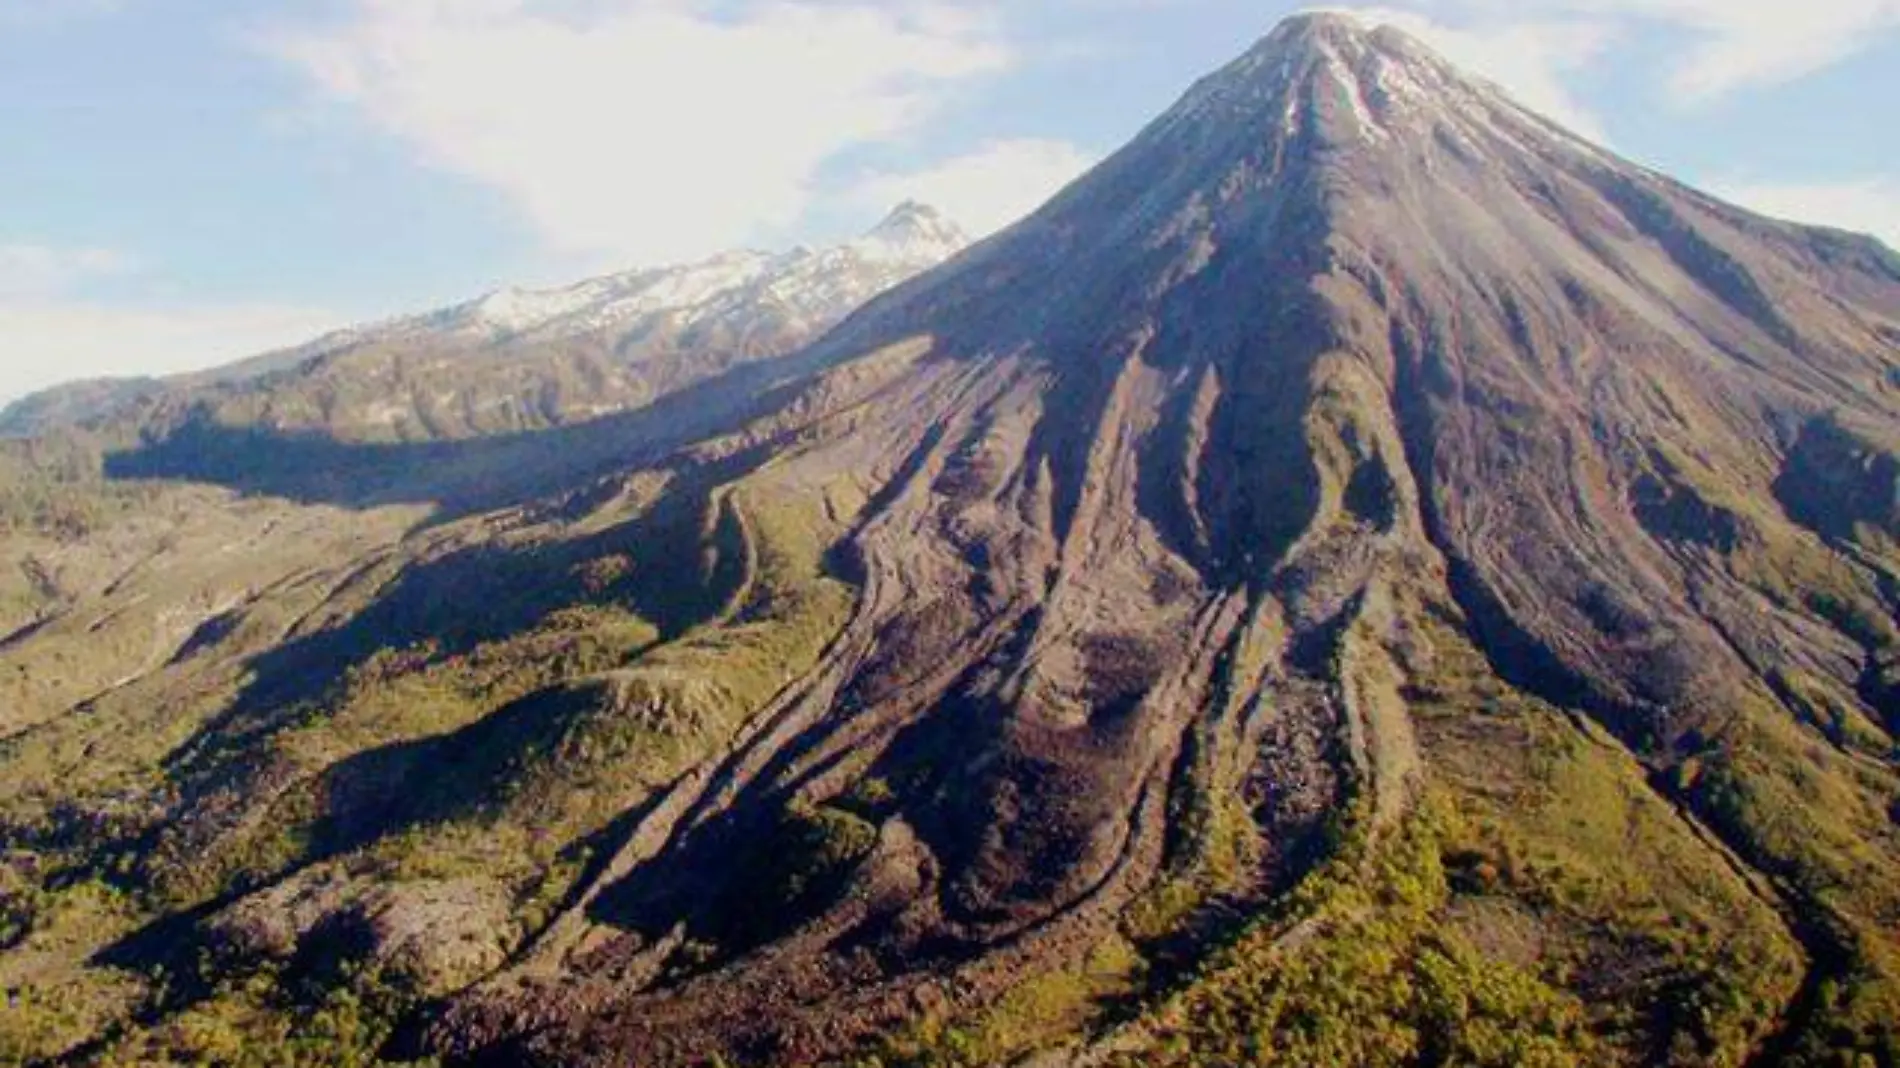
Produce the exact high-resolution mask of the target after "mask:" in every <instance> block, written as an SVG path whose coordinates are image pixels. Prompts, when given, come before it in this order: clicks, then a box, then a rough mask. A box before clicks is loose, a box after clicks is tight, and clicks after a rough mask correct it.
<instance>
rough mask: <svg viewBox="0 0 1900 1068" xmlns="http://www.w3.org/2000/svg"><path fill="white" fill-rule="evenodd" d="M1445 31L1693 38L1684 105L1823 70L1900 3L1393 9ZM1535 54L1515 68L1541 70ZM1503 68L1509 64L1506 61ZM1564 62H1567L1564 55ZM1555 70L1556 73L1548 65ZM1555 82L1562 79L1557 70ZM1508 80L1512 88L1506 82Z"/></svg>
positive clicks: (1399, 3) (1495, 2) (1677, 86)
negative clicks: (1644, 33)
mask: <svg viewBox="0 0 1900 1068" xmlns="http://www.w3.org/2000/svg"><path fill="white" fill-rule="evenodd" d="M1386 3H1388V4H1390V5H1391V6H1393V7H1396V8H1401V9H1403V10H1404V11H1406V12H1408V13H1410V14H1412V15H1413V16H1415V17H1422V18H1428V19H1429V20H1430V21H1431V22H1432V23H1433V24H1435V25H1438V26H1440V27H1450V28H1452V29H1453V30H1454V31H1455V32H1461V33H1468V34H1475V35H1478V36H1480V37H1493V38H1495V37H1498V36H1499V35H1502V34H1505V33H1506V32H1507V31H1510V30H1512V29H1516V30H1519V31H1522V32H1527V33H1531V34H1532V35H1533V36H1543V35H1547V34H1553V33H1554V34H1558V35H1561V34H1562V33H1564V32H1566V30H1568V31H1572V32H1583V33H1586V34H1589V35H1595V36H1598V37H1602V36H1608V35H1615V34H1618V33H1620V32H1622V31H1624V30H1627V29H1629V28H1630V27H1632V26H1636V25H1648V26H1651V27H1661V28H1665V29H1670V30H1675V31H1678V32H1681V33H1684V34H1686V35H1687V36H1688V38H1689V46H1688V47H1687V48H1686V49H1685V50H1683V52H1682V55H1681V57H1680V58H1679V59H1678V60H1677V61H1676V63H1675V64H1674V66H1673V69H1672V70H1671V72H1670V74H1669V86H1670V90H1671V94H1672V96H1673V98H1674V99H1675V100H1676V102H1678V103H1698V102H1704V101H1708V100H1712V99H1715V98H1717V97H1721V96H1724V95H1727V94H1729V93H1732V92H1735V91H1736V90H1738V89H1742V88H1746V87H1750V86H1762V85H1776V84H1780V83H1783V82H1787V81H1792V80H1794V79H1796V78H1799V77H1802V76H1803V75H1807V74H1811V73H1813V72H1815V71H1817V70H1821V69H1824V68H1826V67H1828V66H1831V65H1833V64H1834V63H1836V62H1839V61H1840V60H1843V59H1846V58H1848V57H1849V56H1852V55H1854V54H1855V53H1857V52H1859V51H1861V50H1863V49H1865V48H1867V47H1869V46H1870V45H1872V44H1873V43H1874V41H1875V40H1877V39H1878V37H1879V35H1880V34H1882V33H1886V32H1891V31H1894V30H1896V29H1900V0H1386ZM1536 51H1537V50H1536V49H1535V48H1533V49H1532V52H1531V53H1530V54H1527V55H1525V56H1522V57H1520V58H1519V59H1517V60H1515V61H1512V62H1514V63H1516V64H1519V65H1530V66H1534V65H1535V64H1536V63H1537V62H1538V59H1539V57H1538V55H1537V54H1536ZM1496 55H1497V57H1498V58H1499V59H1500V60H1505V59H1508V57H1507V56H1504V55H1503V54H1502V53H1497V54H1496ZM1556 58H1559V59H1561V58H1562V53H1561V50H1560V51H1559V54H1558V56H1557V57H1556ZM1547 66H1548V65H1547ZM1549 73H1550V74H1551V75H1553V76H1560V75H1561V74H1562V73H1563V71H1562V70H1561V68H1558V67H1549ZM1500 80H1503V79H1500Z"/></svg>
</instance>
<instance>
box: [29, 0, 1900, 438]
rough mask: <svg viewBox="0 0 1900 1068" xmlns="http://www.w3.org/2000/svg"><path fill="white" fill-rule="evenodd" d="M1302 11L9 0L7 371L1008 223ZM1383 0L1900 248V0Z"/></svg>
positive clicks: (740, 1)
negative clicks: (853, 239) (846, 240)
mask: <svg viewBox="0 0 1900 1068" xmlns="http://www.w3.org/2000/svg"><path fill="white" fill-rule="evenodd" d="M1301 6H1305V5H1296V4H1291V3H1287V4H1282V3H1275V2H1261V0H1252V2H1243V0H898V2H888V0H280V2H275V3H271V4H268V5H265V4H257V5H253V4H233V3H230V2H229V0H0V400H4V399H6V398H8V397H11V396H15V395H18V394H20V393H23V392H25V391H27V390H30V389H33V388H38V387H40V386H44V385H47V384H50V383H52V382H56V381H60V380H64V379H69V378H74V377H87V376H94V375H102V374H127V373H140V372H152V373H157V372H165V371H172V370H179V369H185V368H190V367H196V366H205V365H209V364H213V363H218V362H223V361H225V360H229V359H232V358H236V357H239V356H242V355H246V354H249V353H252V352H256V351H261V350H263V349H266V348H270V347H273V346H276V345H281V344H288V343H292V342H295V341H298V340H302V339H304V338H306V337H308V336H310V335H312V334H314V333H316V332H319V331H321V330H323V329H326V328H329V327H333V326H339V325H344V324H347V323H350V322H354V321H359V320H363V319H371V318H377V317H381V316H385V315H390V314H394V313H397V312H402V311H409V310H419V309H422V308H426V307H430V306H434V305H437V304H441V303H446V302H450V301H454V300H459V299H462V298H465V297H468V296H473V295H475V294H477V293H480V292H483V291H485V290H487V289H491V288H494V287H496V286H499V285H502V284H509V283H528V284H554V283H559V282H563V281H570V280H574V279H577V278H580V277H584V276H587V275H589V274H593V273H600V272H602V271H606V270H612V269H619V268H623V267H629V266H633V265H643V264H652V263H660V262H673V261H679V260H686V259H693V258H697V257H700V256H704V255H708V254H710V253H713V252H715V251H718V250H720V249H723V248H728V247H732V246H737V245H752V246H764V247H779V246H785V245H789V244H792V243H795V242H799V241H805V242H823V241H829V240H833V239H836V238H839V237H841V236H844V235H847V234H849V233H851V232H854V231H856V230H860V229H862V228H865V227H867V226H869V225H871V224H872V223H874V222H875V221H876V219H877V217H878V216H880V215H881V214H882V213H883V211H884V210H885V209H886V208H888V207H889V206H890V205H891V204H894V203H895V202H896V201H898V200H900V199H904V198H906V197H912V196H915V197H918V198H921V199H925V200H928V201H932V202H934V203H937V204H939V206H941V207H943V208H945V209H946V210H947V211H949V212H950V213H951V214H953V215H955V216H957V217H959V218H960V219H961V220H962V221H963V222H964V223H965V224H966V226H967V227H968V228H970V229H972V230H975V231H982V230H985V229H988V228H992V227H994V226H997V225H1000V224H1002V223H1004V222H1007V221H1008V220H1009V219H1010V218H1012V217H1014V216H1015V215H1016V214H1017V213H1019V212H1021V211H1023V210H1026V209H1028V208H1030V207H1033V206H1034V204H1036V203H1037V202H1039V201H1040V200H1041V199H1042V198H1043V197H1044V196H1046V195H1047V194H1048V193H1049V192H1051V191H1053V190H1054V189H1055V188H1057V187H1059V186H1060V184H1061V183H1063V182H1064V181H1066V180H1068V179H1069V178H1071V177H1073V176H1074V175H1076V174H1077V173H1079V172H1080V171H1081V170H1083V169H1084V168H1086V167H1087V166H1088V164H1089V163H1091V162H1092V161H1094V160H1095V159H1098V158H1100V157H1101V156H1102V155H1103V154H1105V153H1106V152H1108V151H1110V150H1112V149H1113V148H1114V147H1116V146H1117V145H1118V144H1119V143H1120V142H1122V141H1123V140H1124V139H1126V138H1127V137H1128V136H1129V135H1130V134H1132V133H1133V132H1134V131H1135V130H1136V129H1137V128H1139V126H1140V125H1141V124H1142V123H1144V122H1145V121H1147V119H1149V118H1150V117H1152V116H1153V115H1154V114H1155V113H1156V112H1158V111H1159V110H1161V109H1162V108H1165V107H1166V106H1167V105H1168V104H1169V103H1171V102H1172V101H1173V99H1174V98H1175V97H1176V96H1177V95H1178V94H1179V93H1180V92H1181V91H1182V90H1183V89H1184V88H1185V87H1186V86H1187V84H1188V83H1189V82H1191V81H1192V80H1193V79H1194V78H1196V77H1197V76H1199V75H1200V74H1202V73H1204V72H1206V71H1207V70H1209V69H1211V68H1213V67H1215V66H1217V65H1219V64H1221V63H1223V62H1225V61H1226V60H1227V59H1229V58H1231V57H1232V56H1233V55H1235V54H1236V53H1238V52H1240V51H1241V50H1243V49H1244V48H1246V47H1247V46H1248V45H1249V44H1250V43H1251V42H1252V41H1253V40H1254V39H1256V38H1258V37H1259V36H1261V35H1263V34H1265V33H1266V32H1267V31H1268V30H1269V29H1271V27H1272V25H1273V24H1274V23H1275V22H1276V21H1277V20H1278V19H1279V18H1280V17H1281V16H1283V15H1285V14H1288V13H1290V12H1292V11H1294V10H1296V9H1297V8H1299V7H1301ZM1338 6H1342V7H1348V8H1352V7H1355V5H1353V4H1349V3H1348V4H1341V5H1338ZM1357 8H1358V10H1361V11H1362V12H1365V13H1367V15H1368V17H1370V18H1374V19H1378V20H1383V21H1390V22H1394V23H1397V24H1399V25H1401V26H1404V27H1406V28H1409V29H1411V30H1413V31H1414V32H1417V33H1419V34H1420V35H1421V36H1424V37H1426V38H1427V39H1428V40H1429V41H1431V42H1432V43H1434V44H1435V45H1437V46H1438V47H1439V48H1441V50H1443V51H1445V52H1446V53H1447V54H1449V55H1450V56H1451V57H1452V58H1453V59H1455V60H1458V61H1460V62H1462V63H1464V64H1465V65H1467V66H1469V67H1472V68H1474V69H1476V70H1478V71H1479V72H1481V73H1485V74H1488V75H1489V76H1491V77H1493V78H1495V79H1497V80H1499V81H1501V82H1503V83H1504V84H1505V85H1506V86H1507V87H1508V88H1510V89H1512V90H1513V91H1514V92H1516V93H1517V94H1518V95H1519V96H1520V97H1522V98H1523V99H1525V100H1526V102H1528V103H1530V104H1532V105H1533V106H1535V107H1538V108H1540V109H1542V110H1545V111H1547V112H1549V113H1551V114H1553V115H1554V116H1556V117H1558V118H1560V119H1562V120H1564V121H1566V122H1568V123H1570V124H1572V125H1574V126H1576V127H1578V128H1579V129H1581V130H1583V131H1584V132H1587V133H1589V134H1591V135H1592V136H1596V137H1599V138H1601V139H1603V140H1606V141H1607V142H1608V143H1609V144H1610V145H1611V146H1612V147H1614V148H1616V149H1617V150H1619V151H1621V152H1623V153H1624V154H1626V155H1629V156H1632V157H1634V158H1636V159H1638V160H1640V161H1642V162H1645V163H1648V164H1651V165H1653V166H1657V167H1660V168H1662V169H1664V170H1668V171H1671V172H1673V173H1676V174H1678V175H1680V176H1681V177H1683V178H1685V179H1688V180H1690V181H1692V182H1695V183H1697V184H1701V185H1704V186H1706V187H1708V188H1710V189H1712V190H1714V191H1716V192H1718V193H1722V194H1725V195H1728V196H1730V197H1731V198H1733V199H1737V200H1739V201H1741V202H1743V203H1746V204H1749V205H1751V206H1755V207H1758V208H1761V209H1762V210H1765V211H1768V212H1771V213H1774V214H1778V215H1783V216H1788V217H1794V218H1800V219H1804V220H1809V221H1817V222H1826V223H1831V224H1835V225H1841V226H1849V227H1853V228H1856V229H1862V230H1867V231H1870V232H1874V233H1877V234H1879V235H1880V236H1882V237H1884V238H1885V239H1886V240H1887V241H1888V242H1889V243H1890V244H1900V136H1896V135H1895V134H1894V132H1893V130H1894V125H1893V124H1894V114H1895V111H1896V109H1897V108H1900V0H1801V2H1798V3H1797V2H1790V0H1383V2H1382V3H1380V4H1378V5H1372V4H1365V5H1357Z"/></svg>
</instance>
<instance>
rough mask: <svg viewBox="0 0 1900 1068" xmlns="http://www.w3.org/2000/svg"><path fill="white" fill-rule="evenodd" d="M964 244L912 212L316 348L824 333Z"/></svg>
mask: <svg viewBox="0 0 1900 1068" xmlns="http://www.w3.org/2000/svg"><path fill="white" fill-rule="evenodd" d="M968 244H969V238H968V237H966V236H965V235H964V233H963V231H962V230H960V229H959V228H958V227H957V226H956V225H955V224H954V223H952V222H950V221H949V220H948V219H946V218H944V217H943V215H942V214H941V213H939V212H938V211H937V210H936V209H934V208H930V207H928V206H925V205H922V204H918V203H915V202H906V203H904V204H901V205H899V206H898V207H897V208H896V209H895V210H894V211H892V212H891V214H890V215H889V216H888V217H886V218H885V220H884V221H883V222H881V223H879V224H878V225H877V226H876V227H875V228H873V229H872V230H870V231H869V232H868V233H866V234H864V235H863V236H862V237H859V238H857V239H856V240H854V241H849V242H846V243H844V244H842V245H838V246H836V247H833V248H827V249H821V250H812V249H808V248H804V247H799V248H795V249H792V250H791V251H789V252H782V253H771V252H761V251H757V250H749V249H748V250H738V251H732V252H725V253H721V254H720V255H717V256H714V257H712V258H711V259H707V260H702V261H700V262H698V263H692V264H683V265H678V266H670V267H659V268H642V269H636V270H631V271H626V272H623V273H620V274H613V275H606V276H604V277H601V278H591V279H588V280H587V281H585V282H580V283H578V284H576V285H572V286H567V287H565V288H561V289H538V290H537V289H521V288H514V287H510V288H507V289H502V290H498V291H496V292H493V293H490V294H487V295H486V296H483V297H480V298H478V299H476V300H472V301H469V302H467V303H465V304H458V305H455V306H453V307H449V308H444V309H441V310H438V311H434V312H430V313H427V314H424V315H418V316H413V317H410V318H404V319H398V320H395V321H393V322H390V323H385V324H381V325H379V326H373V327H369V328H365V329H355V330H349V331H344V332H341V333H339V334H336V335H332V336H331V337H330V338H326V339H322V340H320V341H319V342H318V346H319V347H320V348H327V349H329V350H331V351H335V350H336V349H339V348H345V347H357V346H361V345H364V344H371V343H376V342H379V341H387V340H392V339H398V338H409V337H415V336H418V335H425V334H443V333H447V334H451V335H457V336H461V337H467V338H477V339H484V340H490V341H498V342H500V341H516V340H537V341H547V340H554V339H558V338H566V337H574V336H577V335H582V334H589V333H594V332H598V331H603V330H615V329H627V330H631V329H635V328H637V327H638V326H639V325H640V324H641V323H642V322H643V321H645V320H649V319H652V318H654V317H660V316H664V317H667V318H668V319H669V320H671V321H672V322H673V323H674V324H675V325H677V326H681V327H686V326H692V325H696V324H700V323H704V322H711V321H722V322H725V323H727V324H728V325H735V324H737V323H739V322H741V321H743V320H745V319H747V318H750V317H755V316H757V315H762V314H768V313H778V314H781V315H789V316H790V317H791V318H792V319H794V320H796V321H800V322H803V323H806V324H808V325H811V324H819V323H827V322H829V321H834V320H836V319H837V318H840V317H842V316H843V315H844V314H848V313H849V312H850V311H852V310H853V309H855V308H856V307H857V306H858V305H859V304H862V303H864V302H865V301H867V300H869V299H870V298H872V297H874V296H876V295H877V294H879V293H881V292H883V291H884V290H886V289H889V288H890V287H892V286H894V285H896V284H898V283H899V282H902V281H904V280H906V279H908V278H910V277H912V276H913V275H916V274H919V273H921V272H923V271H925V270H928V269H930V268H931V267H934V266H936V265H937V264H939V263H942V262H943V261H944V260H947V259H949V258H950V257H951V256H953V255H955V254H956V253H958V252H960V251H962V250H963V248H964V246H966V245H968ZM326 342H328V344H326Z"/></svg>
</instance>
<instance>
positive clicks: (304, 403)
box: [0, 202, 969, 440]
mask: <svg viewBox="0 0 1900 1068" xmlns="http://www.w3.org/2000/svg"><path fill="white" fill-rule="evenodd" d="M968 243H969V239H968V238H967V237H966V236H965V235H964V234H963V232H962V231H961V230H960V229H958V228H957V226H956V225H955V224H954V223H952V222H950V221H949V220H948V219H946V218H945V217H944V216H943V215H942V214H941V213H939V212H938V211H936V210H935V209H933V208H930V207H928V206H925V205H923V204H919V203H916V202H906V203H904V204H901V205H899V206H898V207H897V208H896V209H895V210H893V211H892V212H891V213H890V215H889V216H888V217H886V218H885V219H884V220H883V221H882V222H881V223H879V224H878V225H877V226H876V227H874V228H873V229H871V230H870V231H869V232H867V233H865V234H864V235H863V236H861V237H859V238H857V239H855V240H852V241H849V242H846V243H844V244H842V245H838V246H834V247H831V248H824V249H817V250H813V249H807V248H796V249H793V250H791V251H789V252H783V253H769V252H757V251H739V252H729V253H725V254H722V255H719V256H715V257H713V258H711V259H708V260H705V261H702V262H699V263H694V264H686V265H680V266H673V267H659V268H647V269H638V270H632V271H626V272H622V273H618V274H613V275H606V276H603V277H599V278H594V279H589V280H587V281H584V282H580V283H578V284H576V285H572V286H568V287H564V288H560V289H551V290H523V289H504V290H500V291H497V292H494V293H490V294H488V295H486V296H483V297H480V298H478V299H475V300H471V301H468V302H466V303H463V304H458V305H454V306H451V307H448V308H443V309H440V310H437V311H433V312H428V313H424V314H420V315H414V316H406V317H401V318H397V319H392V320H388V321H385V322H381V323H376V324H370V325H365V326H359V327H351V328H348V329H344V330H339V331H336V332H333V333H330V334H327V335H324V336H323V337H320V338H317V339H315V340H313V341H311V342H309V343H307V344H304V345H300V346H297V347H295V348H291V349H286V350H283V351H281V352H274V353H268V354H265V355H262V356H259V357H255V358H253V359H249V360H244V361H241V362H238V363H235V364H231V365H229V366H226V367H221V368H216V369H213V370H209V371H203V372H195V373H191V374H185V375H179V376H176V377H174V378H170V379H163V380H160V379H133V380H103V381H96V382H85V383H75V384H72V385H68V386H61V387H55V388H54V389H51V390H47V391H44V392H41V393H39V394H35V395H33V396H30V397H27V398H24V399H22V400H20V401H18V402H16V403H14V404H12V405H10V406H8V407H7V408H6V409H5V410H4V411H0V437H16V438H17V437H32V436H36V435H40V434H44V433H47V432H49V431H52V430H55V429H59V428H62V427H74V426H83V425H87V424H105V423H112V422H115V421H118V422H125V421H127V420H130V421H134V422H138V423H142V424H150V423H154V422H159V423H163V422H166V421H172V422H176V421H177V420H179V419H181V418H183V417H184V415H183V413H184V411H185V410H187V409H189V410H191V411H195V412H198V413H199V414H200V415H202V416H205V417H209V418H213V419H220V420H224V421H226V422H228V423H231V424H233V425H257V426H267V427H270V428H272V429H276V430H322V431H325V432H327V433H330V434H333V435H335V436H336V437H338V438H340V439H344V440H435V439H442V438H462V437H468V436H474V435H479V434H487V433H502V432H511V431H522V430H532V429H539V428H544V427H548V426H556V425H564V424H567V423H571V422H575V421H580V420H586V419H589V418H597V417H599V416H601V415H605V414H610V413H612V412H615V411H620V410H623V409H624V408H626V407H628V406H630V405H637V404H641V403H644V402H646V401H649V400H651V399H652V397H653V396H655V395H657V394H659V393H664V392H667V391H670V390H672V389H675V388H678V387H679V386H680V385H682V384H685V383H688V382H691V381H695V380H698V379H700V378H703V377H706V376H708V375H711V374H714V373H717V372H719V371H721V370H725V369H728V368H730V367H732V366H734V365H736V364H739V363H743V362H746V361H749V360H754V359H759V358H763V357H766V356H772V355H778V354H782V353H785V352H788V351H791V350H792V349H795V348H797V347H799V346H800V345H802V344H804V343H806V342H808V341H811V340H813V339H814V338H816V337H817V336H818V335H819V334H822V333H823V332H824V331H825V330H827V329H829V328H830V327H831V326H833V325H835V324H836V323H837V322H838V320H840V319H842V318H843V317H844V316H846V315H847V314H849V313H850V312H852V311H853V310H855V309H856V308H858V307H859V306H860V305H862V304H864V303H865V302H866V301H868V300H870V299H871V298H872V297H875V296H876V295H878V294H879V293H881V292H883V291H885V290H887V289H889V288H891V287H892V286H894V285H897V284H898V283H900V282H903V281H905V280H907V279H909V278H911V277H913V276H915V275H916V274H918V273H921V272H922V271H924V270H927V269H929V268H931V267H934V266H936V265H937V264H939V263H941V262H943V261H944V260H946V259H948V258H950V257H951V256H953V255H955V254H956V253H957V252H960V251H961V250H962V249H963V248H964V247H965V246H966V245H968Z"/></svg>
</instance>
